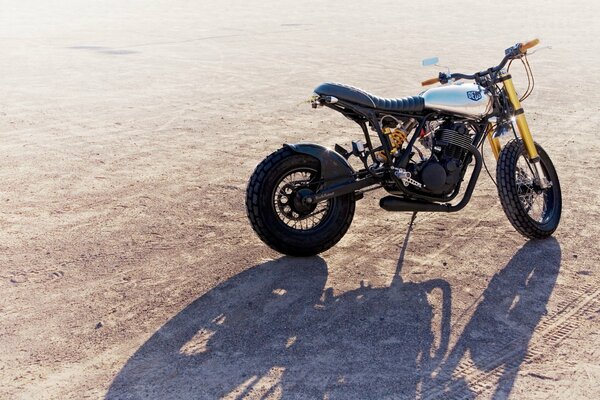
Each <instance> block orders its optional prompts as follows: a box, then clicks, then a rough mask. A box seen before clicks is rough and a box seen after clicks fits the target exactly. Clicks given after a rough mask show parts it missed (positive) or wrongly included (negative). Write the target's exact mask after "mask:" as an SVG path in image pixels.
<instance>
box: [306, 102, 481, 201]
mask: <svg viewBox="0 0 600 400" xmlns="http://www.w3.org/2000/svg"><path fill="white" fill-rule="evenodd" d="M323 105H325V106H327V107H329V108H331V109H333V110H335V111H338V112H340V113H341V114H342V115H344V116H345V117H346V118H348V119H350V120H352V121H354V122H356V123H357V124H358V125H359V126H360V127H361V129H362V131H363V134H364V137H365V142H366V143H365V144H366V146H367V148H368V149H369V154H368V156H370V157H371V159H372V161H373V163H378V160H377V159H376V158H375V152H374V149H375V147H374V146H373V143H372V140H371V136H370V134H369V130H368V128H367V123H368V124H370V125H371V127H372V128H373V130H375V132H376V133H377V136H378V138H379V141H380V142H381V145H382V147H383V151H384V152H385V155H386V161H385V162H383V163H382V164H383V165H384V168H383V171H382V174H381V175H376V174H374V173H373V172H372V171H370V170H369V169H368V168H367V165H366V161H365V159H366V156H365V157H364V158H361V160H363V163H365V169H362V170H360V171H358V172H356V173H354V178H355V179H354V180H353V181H352V182H345V183H341V184H337V185H331V186H328V185H327V182H324V187H323V188H322V189H321V190H320V191H319V193H317V194H316V195H315V196H314V199H311V201H317V202H319V201H323V200H326V199H330V198H333V197H338V196H342V195H344V194H348V193H352V192H355V193H357V194H358V195H362V193H361V192H357V191H359V190H361V189H364V188H367V187H369V186H373V185H375V184H377V185H378V187H381V186H382V185H383V183H384V179H385V177H386V176H387V177H389V178H391V179H392V180H393V181H394V183H395V186H396V188H397V189H398V190H397V191H398V192H399V193H400V194H401V195H402V196H404V197H406V198H408V199H414V200H416V202H422V203H432V202H436V203H440V202H449V201H451V200H453V199H454V198H455V197H456V196H457V195H458V192H459V191H460V183H459V184H458V185H457V187H456V189H455V191H454V192H453V193H452V194H451V195H450V196H448V197H445V198H440V197H433V196H427V195H423V194H422V193H416V192H413V191H411V190H410V189H409V188H408V187H406V186H404V185H403V184H402V183H401V181H400V180H399V179H398V178H396V177H395V176H394V174H393V169H394V168H406V167H407V165H408V162H409V160H410V156H411V150H412V148H413V146H414V144H415V142H416V141H417V139H418V138H419V133H420V132H421V131H422V129H423V128H424V127H425V124H426V123H427V121H429V120H435V119H439V118H443V117H451V118H456V116H455V115H452V114H447V113H443V112H437V111H434V112H429V113H427V114H418V113H398V112H388V111H383V112H382V111H378V110H373V109H371V108H367V107H361V106H359V105H356V104H354V103H349V102H345V101H342V100H337V101H336V102H335V103H332V102H325V103H324V104H323ZM385 115H390V116H392V117H395V118H413V119H415V120H416V121H417V123H418V125H417V128H416V129H415V130H414V132H413V134H412V136H411V138H410V140H409V141H408V144H407V147H406V148H405V149H404V150H403V152H402V155H401V157H400V159H399V160H398V161H397V162H396V165H394V164H392V161H391V160H392V156H391V150H392V146H391V143H390V141H389V138H388V137H387V135H385V134H384V133H383V131H382V129H381V126H380V125H379V118H381V117H382V116H385ZM470 122H472V123H473V124H472V125H473V126H474V127H475V128H476V129H475V136H474V138H473V142H472V144H473V147H475V152H472V153H471V154H472V155H473V156H474V157H475V168H474V170H473V173H472V174H471V178H470V179H469V183H468V185H467V189H466V191H465V193H464V195H463V198H462V199H461V201H460V202H459V203H458V204H456V205H454V206H451V205H449V204H445V205H444V207H443V211H458V210H460V209H462V208H463V207H464V206H466V205H467V203H468V202H469V201H470V198H471V195H472V193H473V190H474V188H475V184H476V182H477V179H478V177H479V173H480V171H481V166H482V157H481V155H480V153H479V152H478V151H477V150H476V148H477V147H478V146H479V144H480V143H481V141H482V140H483V137H484V136H485V134H486V133H487V130H486V127H487V126H488V125H489V124H488V123H487V121H484V122H480V123H477V122H476V121H470ZM464 172H466V168H465V169H464V170H463V175H464ZM375 189H377V187H376V188H375Z"/></svg>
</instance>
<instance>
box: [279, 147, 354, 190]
mask: <svg viewBox="0 0 600 400" xmlns="http://www.w3.org/2000/svg"><path fill="white" fill-rule="evenodd" d="M284 147H287V148H288V149H290V150H292V151H293V152H294V153H298V154H307V155H309V156H312V157H314V158H316V159H317V160H319V163H320V164H321V179H322V180H323V181H324V182H325V183H324V185H323V186H324V187H323V188H322V189H321V190H323V191H324V190H327V188H329V187H331V186H334V185H340V184H344V183H350V182H354V181H355V177H354V174H355V172H354V169H353V168H352V167H351V166H350V164H348V161H346V159H345V158H344V157H342V156H341V155H340V154H338V153H336V152H335V151H333V150H329V149H328V148H326V147H323V146H321V145H318V144H314V143H299V144H284Z"/></svg>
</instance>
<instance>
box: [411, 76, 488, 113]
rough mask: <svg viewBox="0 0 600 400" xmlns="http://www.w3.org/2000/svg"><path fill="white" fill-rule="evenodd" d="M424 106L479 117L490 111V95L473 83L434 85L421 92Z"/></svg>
mask: <svg viewBox="0 0 600 400" xmlns="http://www.w3.org/2000/svg"><path fill="white" fill-rule="evenodd" d="M421 97H423V99H424V100H425V108H427V109H430V110H436V111H446V112H449V113H453V114H459V115H464V116H467V117H473V118H479V117H483V116H484V115H486V114H488V113H489V112H491V111H492V104H493V101H492V96H491V94H490V93H489V92H488V91H487V90H485V89H484V88H483V87H481V86H479V85H477V84H475V83H458V84H452V85H446V86H440V87H435V88H432V89H429V90H426V91H424V92H422V93H421Z"/></svg>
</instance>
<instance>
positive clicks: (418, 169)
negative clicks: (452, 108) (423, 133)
mask: <svg viewBox="0 0 600 400" xmlns="http://www.w3.org/2000/svg"><path fill="white" fill-rule="evenodd" d="M430 135H431V137H429V138H427V140H428V143H427V144H426V147H430V150H431V156H430V157H429V158H428V159H426V160H425V161H422V162H420V163H417V164H411V165H410V166H409V169H408V170H409V172H410V173H411V175H412V176H413V177H414V178H415V179H416V180H417V181H419V182H421V183H422V184H423V185H424V187H423V188H421V190H422V191H424V192H428V193H431V194H434V195H448V194H450V193H452V192H453V191H454V188H455V187H456V185H457V184H458V183H459V182H460V181H461V179H462V175H463V169H464V167H465V165H466V164H468V163H469V162H470V161H471V160H470V153H469V151H468V149H470V148H471V147H472V139H471V136H469V128H468V126H466V125H465V124H461V123H453V122H450V121H446V122H444V123H442V124H441V125H440V126H439V127H438V128H437V129H435V130H434V131H433V132H430ZM427 136H429V135H427Z"/></svg>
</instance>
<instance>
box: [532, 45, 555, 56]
mask: <svg viewBox="0 0 600 400" xmlns="http://www.w3.org/2000/svg"><path fill="white" fill-rule="evenodd" d="M542 50H552V46H544V47H540V48H537V49H535V50H534V51H532V52H527V55H529V56H530V55H532V54H535V53H537V52H538V51H542Z"/></svg>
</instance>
